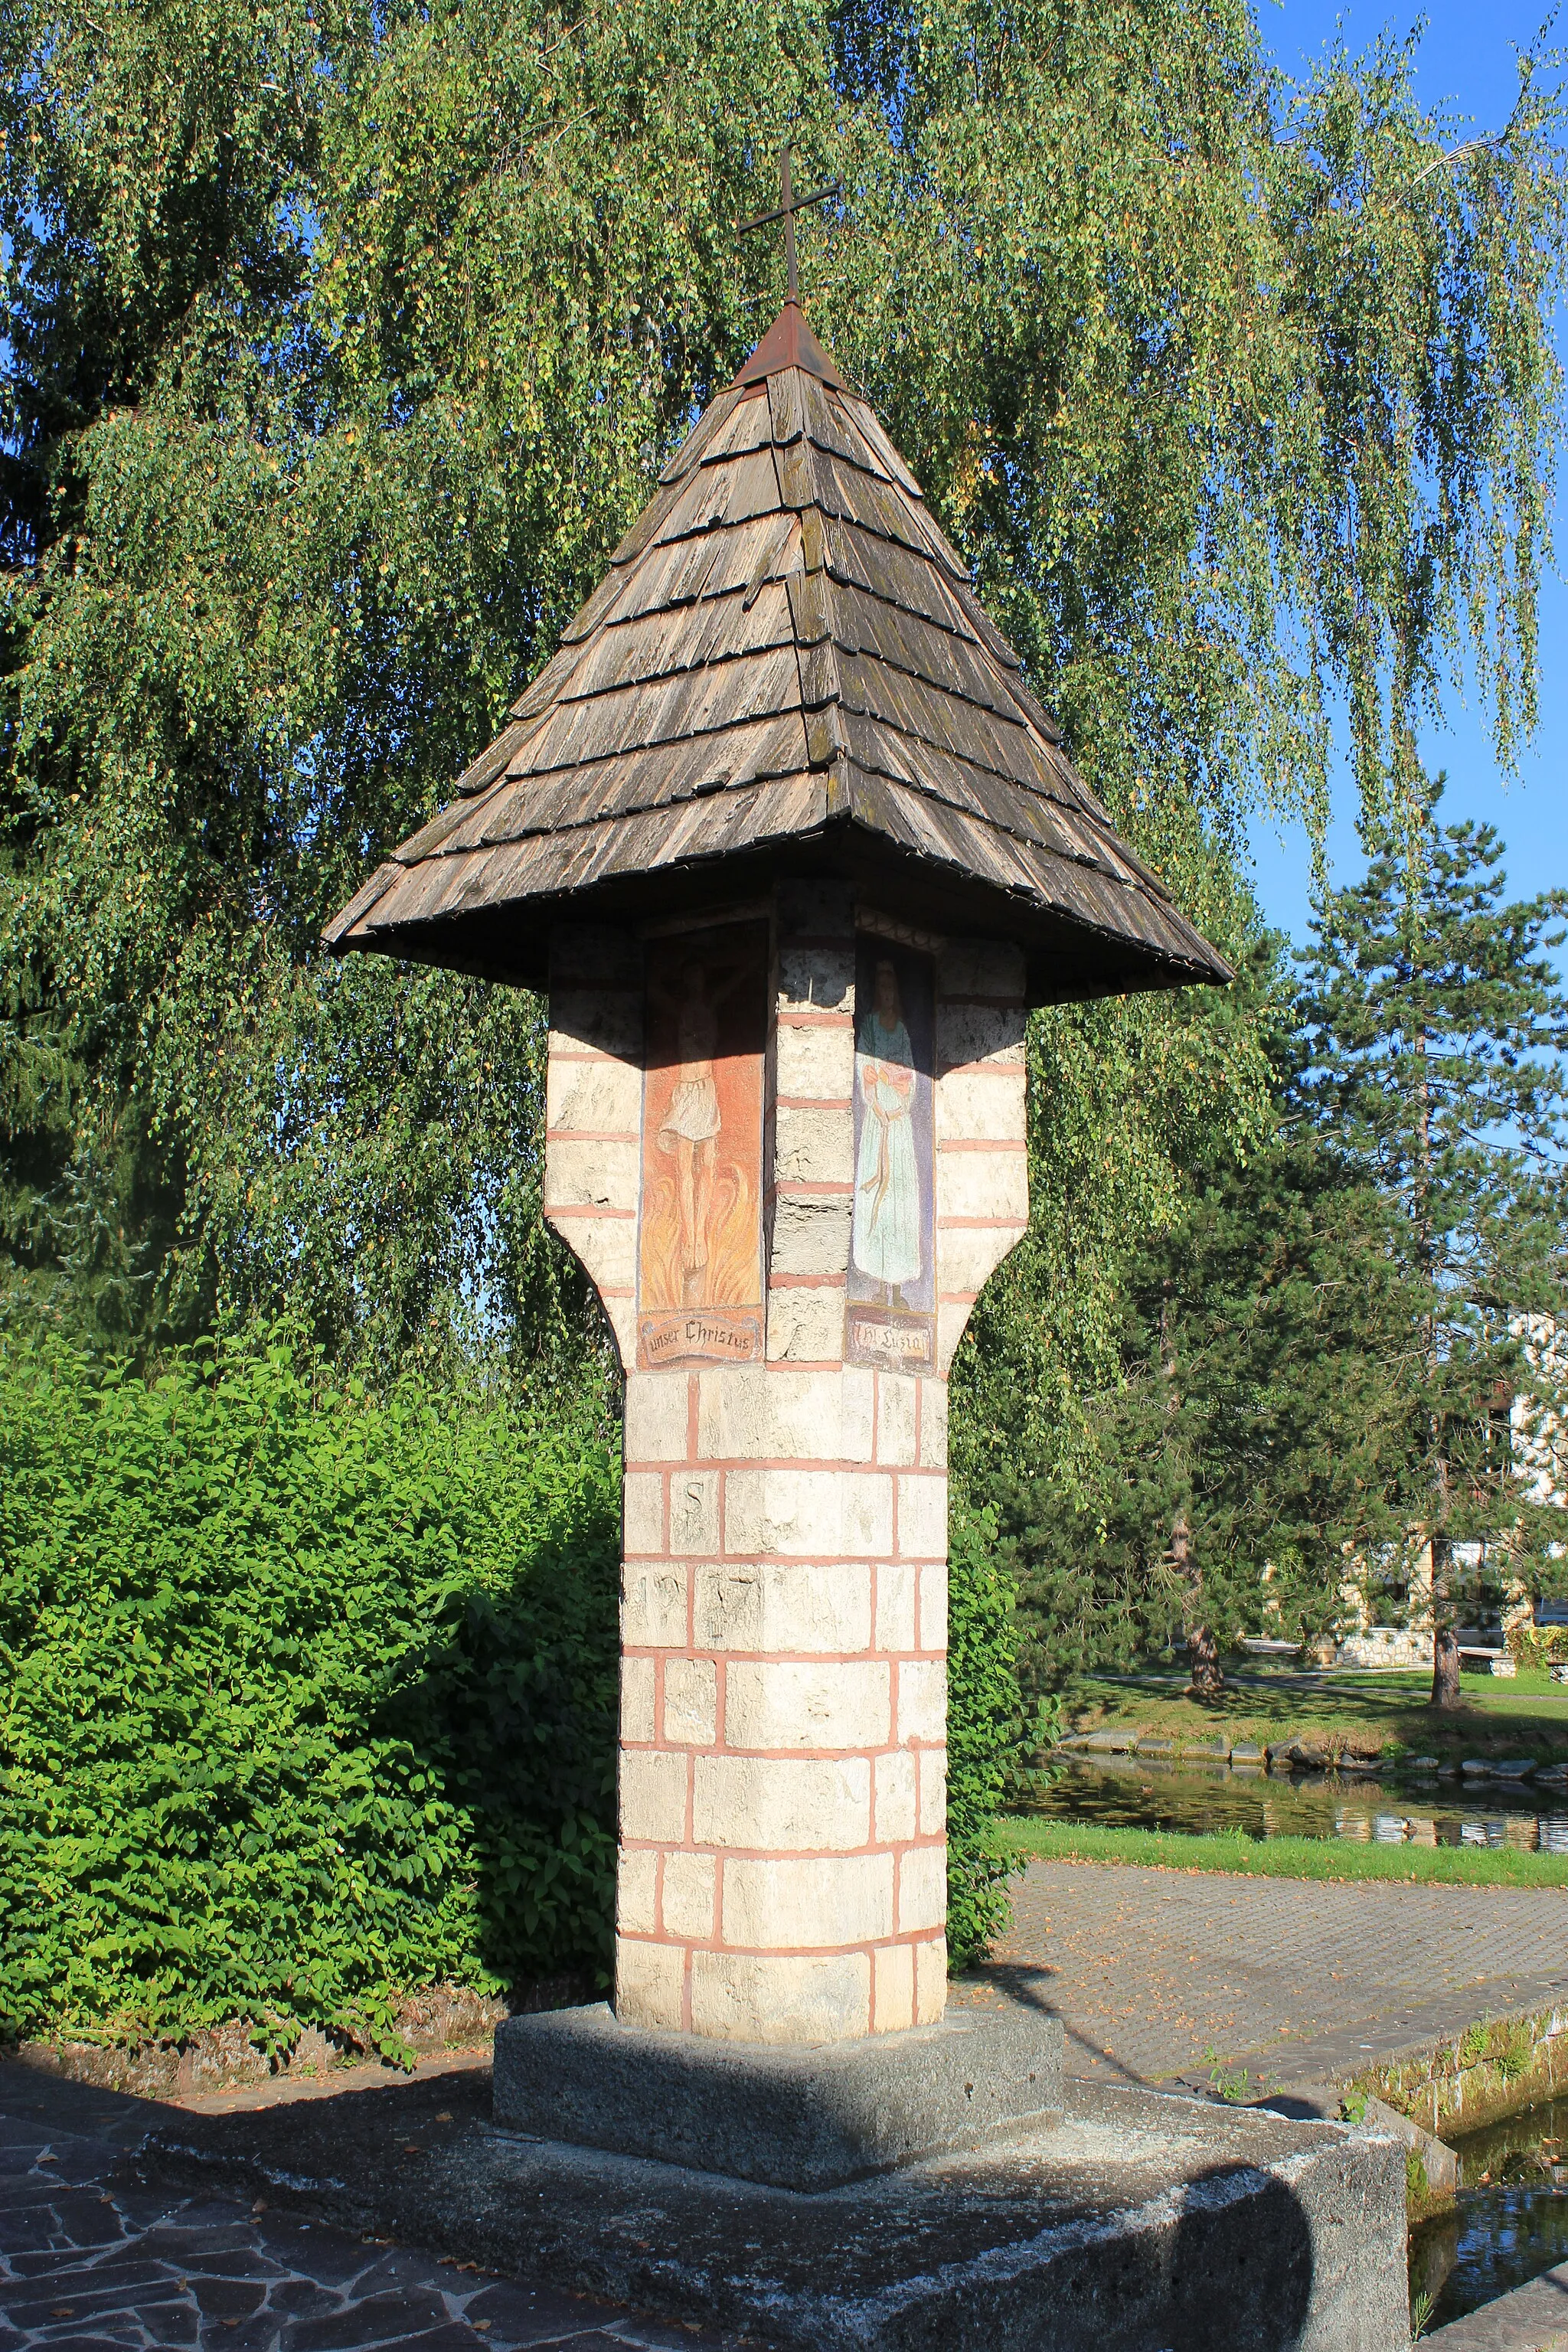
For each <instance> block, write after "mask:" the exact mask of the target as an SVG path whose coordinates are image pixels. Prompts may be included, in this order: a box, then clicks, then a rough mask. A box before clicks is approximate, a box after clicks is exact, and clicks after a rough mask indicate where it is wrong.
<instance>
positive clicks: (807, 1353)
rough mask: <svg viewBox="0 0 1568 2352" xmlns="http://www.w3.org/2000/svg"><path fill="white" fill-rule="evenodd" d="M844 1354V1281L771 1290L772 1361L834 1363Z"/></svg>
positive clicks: (769, 1300) (770, 1353)
mask: <svg viewBox="0 0 1568 2352" xmlns="http://www.w3.org/2000/svg"><path fill="white" fill-rule="evenodd" d="M843 1353H844V1286H843V1285H842V1283H837V1284H827V1283H824V1284H821V1285H813V1286H809V1287H803V1288H801V1289H799V1290H793V1289H777V1290H770V1291H769V1293H768V1361H769V1363H770V1364H776V1363H795V1364H830V1363H834V1362H837V1360H838V1359H839V1358H840V1357H841V1356H842V1355H843Z"/></svg>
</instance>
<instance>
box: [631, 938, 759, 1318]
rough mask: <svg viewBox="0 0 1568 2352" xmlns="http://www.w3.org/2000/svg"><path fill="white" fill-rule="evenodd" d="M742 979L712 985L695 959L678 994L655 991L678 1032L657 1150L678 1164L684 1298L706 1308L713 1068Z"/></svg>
mask: <svg viewBox="0 0 1568 2352" xmlns="http://www.w3.org/2000/svg"><path fill="white" fill-rule="evenodd" d="M745 977H746V974H745V973H744V971H740V970H734V969H732V970H730V971H727V972H725V973H724V974H723V975H722V976H721V977H720V978H718V979H714V978H713V977H712V976H711V975H710V973H709V971H708V969H707V967H706V965H704V964H701V963H699V962H698V961H695V960H693V961H690V962H689V963H686V964H684V965H682V967H681V973H680V992H679V995H675V994H673V993H671V992H668V991H667V990H664V989H659V988H657V987H655V988H654V989H653V991H652V992H653V993H654V995H655V997H656V999H657V1001H658V1003H660V1006H661V1009H662V1010H663V1011H664V1012H666V1013H668V1015H669V1017H670V1018H671V1020H672V1021H673V1023H674V1026H675V1057H676V1063H677V1066H678V1067H679V1077H678V1078H677V1079H676V1082H675V1087H674V1090H673V1092H672V1093H671V1095H670V1098H669V1107H668V1109H667V1110H666V1112H665V1114H664V1117H663V1118H662V1119H661V1120H660V1121H659V1128H658V1143H659V1149H660V1150H661V1151H667V1152H670V1153H672V1154H673V1155H674V1159H675V1190H676V1209H677V1216H678V1220H679V1253H680V1287H681V1298H682V1301H683V1303H684V1304H685V1305H686V1306H688V1307H700V1306H701V1305H703V1304H704V1301H705V1293H706V1290H707V1273H708V1239H709V1222H710V1216H711V1213H712V1208H713V1162H714V1156H715V1147H716V1145H717V1143H718V1139H719V1134H720V1129H721V1126H722V1124H723V1122H722V1118H721V1113H720V1108H719V1088H718V1086H717V1084H716V1083H715V1080H714V1076H713V1063H714V1058H715V1056H716V1055H717V1053H718V1050H719V1008H720V1006H721V1004H722V1003H723V1002H724V999H725V998H726V997H727V996H728V995H730V994H731V992H732V991H733V990H734V989H736V988H738V987H739V986H740V985H741V983H742V981H743V980H744V979H745Z"/></svg>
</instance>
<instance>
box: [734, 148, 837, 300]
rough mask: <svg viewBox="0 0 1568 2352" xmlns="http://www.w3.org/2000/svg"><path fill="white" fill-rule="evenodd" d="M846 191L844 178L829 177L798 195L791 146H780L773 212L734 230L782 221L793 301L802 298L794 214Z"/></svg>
mask: <svg viewBox="0 0 1568 2352" xmlns="http://www.w3.org/2000/svg"><path fill="white" fill-rule="evenodd" d="M842 194H844V183H843V181H842V180H830V181H829V182H828V184H827V185H826V188H817V189H815V190H814V191H813V193H812V194H810V195H809V196H797V195H794V194H791V192H790V178H789V149H788V148H787V147H781V148H780V150H779V200H778V205H777V206H776V208H775V209H774V210H773V212H771V213H759V214H758V215H757V216H756V218H755V220H749V221H742V222H741V223H740V225H739V226H738V227H737V229H736V232H735V234H736V236H746V235H747V233H748V232H749V231H750V230H752V229H754V228H768V227H770V226H772V224H773V222H774V221H777V220H782V221H783V223H784V257H785V259H786V261H787V262H788V265H789V292H788V295H787V297H786V299H787V300H789V301H791V302H798V301H799V300H800V279H799V277H798V274H797V272H796V269H795V215H796V213H803V212H805V211H806V210H807V208H808V207H809V206H810V205H820V204H822V203H824V202H825V201H826V198H827V197H829V196H841V195H842Z"/></svg>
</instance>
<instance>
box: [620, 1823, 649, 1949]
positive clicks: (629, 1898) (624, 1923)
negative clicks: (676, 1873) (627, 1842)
mask: <svg viewBox="0 0 1568 2352" xmlns="http://www.w3.org/2000/svg"><path fill="white" fill-rule="evenodd" d="M616 1927H617V1928H618V1929H619V1930H620V1932H621V1934H622V1935H623V1936H651V1935H652V1934H653V1932H654V1929H655V1928H656V1927H658V1854H657V1853H655V1852H654V1850H653V1848H652V1847H651V1846H646V1845H633V1846H626V1848H624V1849H623V1851H622V1853H621V1854H620V1856H619V1858H618V1860H617V1862H616Z"/></svg>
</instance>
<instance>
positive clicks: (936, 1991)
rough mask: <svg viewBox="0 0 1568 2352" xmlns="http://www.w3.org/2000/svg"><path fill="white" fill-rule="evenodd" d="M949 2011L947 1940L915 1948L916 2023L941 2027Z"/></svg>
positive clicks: (934, 1939) (938, 1939) (936, 1938)
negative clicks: (943, 2013) (944, 2013)
mask: <svg viewBox="0 0 1568 2352" xmlns="http://www.w3.org/2000/svg"><path fill="white" fill-rule="evenodd" d="M946 2007H947V1937H945V1936H933V1937H931V1939H930V1941H929V1942H926V1943H920V1944H917V1945H916V1946H915V2023H916V2024H917V2025H940V2024H941V2023H942V2011H944V2010H945V2009H946Z"/></svg>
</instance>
